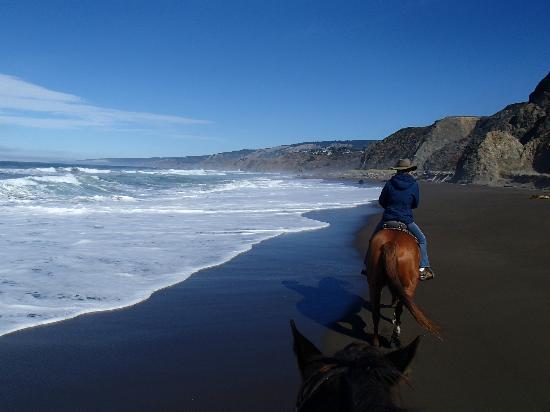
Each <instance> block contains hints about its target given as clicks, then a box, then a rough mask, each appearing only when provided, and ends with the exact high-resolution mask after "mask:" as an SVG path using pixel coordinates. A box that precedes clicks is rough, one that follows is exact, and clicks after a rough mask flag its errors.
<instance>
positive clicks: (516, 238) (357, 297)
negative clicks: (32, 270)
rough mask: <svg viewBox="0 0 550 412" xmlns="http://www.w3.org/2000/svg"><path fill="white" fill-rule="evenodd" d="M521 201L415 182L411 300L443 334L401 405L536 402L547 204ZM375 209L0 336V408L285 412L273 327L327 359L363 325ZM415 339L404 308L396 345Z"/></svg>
mask: <svg viewBox="0 0 550 412" xmlns="http://www.w3.org/2000/svg"><path fill="white" fill-rule="evenodd" d="M534 193H535V192H533V191H529V190H522V189H512V188H489V187H481V186H460V185H450V184H425V183H421V195H422V199H421V205H420V209H418V210H417V211H415V216H416V220H417V222H418V223H419V225H420V226H421V227H422V229H423V230H424V231H425V233H426V235H427V236H428V241H429V251H430V258H431V261H432V265H433V267H434V269H435V271H436V274H437V277H436V279H435V280H433V281H430V282H425V283H421V284H420V285H419V288H418V289H417V294H416V298H415V299H416V302H417V303H418V304H419V305H420V306H421V307H422V308H423V309H424V310H425V311H426V312H427V313H428V314H429V315H430V316H431V317H432V319H433V320H435V321H436V322H438V323H439V324H440V325H441V326H442V327H443V330H444V341H443V342H439V341H437V340H436V339H435V338H433V337H431V336H424V337H423V339H422V343H421V346H420V349H419V352H418V355H417V357H416V358H415V360H414V361H413V363H412V372H411V384H412V385H411V387H407V386H405V387H404V388H403V389H402V391H401V393H402V398H403V399H402V404H403V405H405V406H414V407H416V408H418V410H423V411H464V410H470V411H517V410H530V411H539V410H540V411H543V410H547V409H548V408H549V407H550V397H549V395H548V392H547V383H548V381H549V378H550V364H549V357H548V356H547V355H546V349H547V346H548V341H549V339H548V330H547V327H548V321H547V320H546V318H545V314H546V313H547V311H548V309H550V308H549V302H550V301H549V299H548V297H547V290H548V287H549V286H550V285H549V282H550V280H549V278H548V269H547V264H546V259H545V256H546V251H547V247H548V241H547V233H548V231H549V229H550V203H548V201H539V200H531V199H529V197H530V196H531V195H532V194H534ZM379 211H380V209H379V208H378V207H376V206H375V205H365V206H360V207H356V208H351V209H335V210H325V211H318V212H311V213H309V214H307V216H308V217H311V218H313V219H315V220H319V221H322V222H328V223H329V224H330V226H329V227H327V228H323V229H319V230H315V231H306V232H300V233H288V234H285V235H282V236H279V237H277V238H273V239H269V240H267V241H264V242H262V243H260V244H257V245H255V246H254V247H253V248H252V250H250V251H249V252H247V253H244V254H241V255H239V256H237V257H236V258H234V259H233V260H231V261H229V262H227V263H225V264H223V265H220V266H218V267H215V268H211V269H207V270H203V271H200V272H198V273H196V274H194V275H193V276H191V277H190V278H189V279H187V280H186V281H184V282H182V283H179V284H177V285H175V286H173V287H170V288H167V289H164V290H161V291H159V292H157V293H155V294H153V296H152V297H151V298H150V299H148V300H147V301H145V302H142V303H140V304H138V305H135V306H132V307H130V308H125V309H121V310H116V311H110V312H102V313H95V314H88V315H84V316H79V317H77V318H75V319H70V320H67V321H63V322H59V323H56V324H51V325H46V326H40V327H35V328H31V329H27V330H23V331H19V332H16V333H13V334H10V335H6V336H2V337H0V364H1V365H2V368H1V370H2V373H1V374H0V388H1V389H0V391H1V392H0V401H1V404H2V410H3V411H33V410H44V411H50V410H55V411H74V410H79V411H96V410H116V411H120V410H132V411H136V410H138V411H151V410H155V411H157V410H161V411H222V410H223V411H289V410H292V409H293V406H294V401H295V396H296V393H297V390H298V386H299V383H300V378H299V374H298V369H297V366H296V364H295V360H294V355H293V353H292V340H291V335H290V328H289V326H288V322H289V319H295V320H296V323H297V325H298V327H299V328H300V330H301V331H302V332H303V333H304V334H305V335H306V336H307V337H308V338H310V339H311V340H312V341H313V342H315V343H316V344H317V345H318V346H319V347H321V348H322V349H323V350H324V351H325V352H327V353H331V352H334V351H336V350H339V349H341V348H343V347H344V346H345V345H346V344H347V343H349V342H352V341H354V340H365V339H368V333H369V332H370V331H371V330H372V321H371V319H370V312H369V311H368V293H367V292H368V290H367V285H366V280H365V279H364V277H362V276H361V275H360V271H361V268H362V259H363V254H364V251H365V250H366V244H367V242H368V238H369V237H370V233H371V231H372V227H373V225H374V224H375V223H376V222H377V219H378V215H377V213H379ZM388 301H389V296H388V294H386V295H383V303H389V302H388ZM383 313H384V314H385V315H386V317H387V318H390V317H391V309H384V312H383ZM381 332H382V334H383V335H384V336H386V337H388V336H389V334H390V332H391V325H390V323H389V322H385V321H382V323H381ZM417 334H424V332H423V331H422V330H421V329H420V328H419V327H418V326H417V325H416V324H414V321H413V320H412V319H411V317H410V315H409V314H408V312H405V315H404V320H403V343H408V342H409V341H410V340H411V339H413V338H414V337H415V336H417ZM383 350H389V349H384V348H383Z"/></svg>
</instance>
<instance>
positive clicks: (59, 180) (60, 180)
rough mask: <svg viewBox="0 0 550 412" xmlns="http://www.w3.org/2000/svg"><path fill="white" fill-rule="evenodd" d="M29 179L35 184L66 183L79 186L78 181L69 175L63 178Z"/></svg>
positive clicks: (44, 177)
mask: <svg viewBox="0 0 550 412" xmlns="http://www.w3.org/2000/svg"><path fill="white" fill-rule="evenodd" d="M30 179H32V180H34V181H36V182H43V183H67V184H71V185H79V184H80V182H79V181H78V179H77V178H76V177H75V176H74V175H71V174H66V175H63V176H33V177H31V178H30Z"/></svg>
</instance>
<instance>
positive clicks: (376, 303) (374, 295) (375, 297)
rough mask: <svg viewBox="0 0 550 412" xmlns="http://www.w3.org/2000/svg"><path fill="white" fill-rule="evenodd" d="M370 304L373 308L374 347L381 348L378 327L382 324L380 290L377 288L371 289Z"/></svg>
mask: <svg viewBox="0 0 550 412" xmlns="http://www.w3.org/2000/svg"><path fill="white" fill-rule="evenodd" d="M370 304H371V307H372V325H373V331H372V333H373V336H372V344H373V346H377V347H378V346H380V337H379V335H378V325H379V323H380V290H379V289H378V288H376V287H372V286H371V288H370Z"/></svg>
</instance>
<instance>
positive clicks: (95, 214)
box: [0, 162, 380, 335]
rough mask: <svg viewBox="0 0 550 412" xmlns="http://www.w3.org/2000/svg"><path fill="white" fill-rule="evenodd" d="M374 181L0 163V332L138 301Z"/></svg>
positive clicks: (364, 192)
mask: <svg viewBox="0 0 550 412" xmlns="http://www.w3.org/2000/svg"><path fill="white" fill-rule="evenodd" d="M379 192H380V187H374V186H370V187H368V186H362V187H359V186H354V185H350V184H344V183H341V182H326V181H321V180H316V179H298V178H294V177H291V176H285V175H281V174H261V173H245V172H235V171H231V172H229V171H228V172H222V171H210V170H159V169H146V168H141V169H140V168H130V167H99V166H97V167H93V168H91V167H86V166H78V165H60V164H43V163H40V164H33V163H18V162H0V335H3V334H6V333H9V332H13V331H16V330H19V329H23V328H27V327H31V326H35V325H39V324H45V323H50V322H55V321H60V320H63V319H68V318H71V317H74V316H77V315H79V314H83V313H89V312H95V311H103V310H112V309H117V308H122V307H125V306H129V305H133V304H135V303H138V302H141V301H143V300H145V299H147V298H148V297H149V296H150V295H151V294H152V293H153V292H154V291H156V290H159V289H162V288H165V287H168V286H170V285H173V284H175V283H178V282H181V281H183V280H185V279H186V278H188V277H189V276H190V275H192V274H193V273H195V272H197V271H199V270H201V269H204V268H207V267H211V266H215V265H219V264H222V263H224V262H226V261H228V260H230V259H231V258H233V257H235V256H237V255H238V254H240V253H243V252H246V251H247V250H249V249H250V248H251V247H252V245H254V244H256V243H258V242H261V241H263V240H266V239H269V238H272V237H274V236H278V235H281V234H284V233H289V232H298V231H304V230H314V229H321V228H323V227H326V226H327V223H325V222H321V221H316V220H312V219H310V218H307V217H305V216H304V214H305V213H306V212H310V211H313V210H321V209H333V208H347V207H353V206H357V205H359V204H364V203H367V202H369V201H371V200H374V199H376V198H377V197H378V194H379Z"/></svg>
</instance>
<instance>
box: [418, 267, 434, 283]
mask: <svg viewBox="0 0 550 412" xmlns="http://www.w3.org/2000/svg"><path fill="white" fill-rule="evenodd" d="M433 278H435V273H434V271H433V270H432V268H430V267H425V268H420V280H430V279H433Z"/></svg>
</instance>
